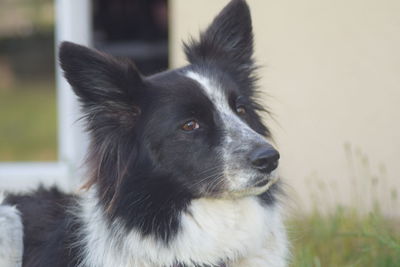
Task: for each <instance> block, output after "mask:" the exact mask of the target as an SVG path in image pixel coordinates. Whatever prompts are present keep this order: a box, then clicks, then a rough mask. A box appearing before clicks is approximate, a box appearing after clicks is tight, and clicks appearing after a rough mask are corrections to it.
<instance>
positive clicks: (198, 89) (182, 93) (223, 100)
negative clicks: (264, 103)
mask: <svg viewBox="0 0 400 267" xmlns="http://www.w3.org/2000/svg"><path fill="white" fill-rule="evenodd" d="M149 81H150V85H151V87H154V88H155V92H154V94H155V95H159V96H161V97H163V96H164V97H167V98H171V97H174V98H175V100H177V101H179V102H181V101H184V102H186V101H187V102H192V103H193V102H196V101H199V102H204V100H207V101H209V102H210V103H212V104H213V105H214V106H215V107H219V109H221V108H223V109H226V108H228V109H229V101H228V100H229V99H228V98H229V96H230V94H231V93H232V92H237V91H238V88H237V86H236V85H235V84H234V83H233V82H232V81H231V80H230V79H229V78H228V77H226V76H225V75H223V73H219V72H213V71H201V70H196V69H192V68H182V69H178V70H172V71H167V72H163V73H159V74H156V75H153V76H151V77H149Z"/></svg>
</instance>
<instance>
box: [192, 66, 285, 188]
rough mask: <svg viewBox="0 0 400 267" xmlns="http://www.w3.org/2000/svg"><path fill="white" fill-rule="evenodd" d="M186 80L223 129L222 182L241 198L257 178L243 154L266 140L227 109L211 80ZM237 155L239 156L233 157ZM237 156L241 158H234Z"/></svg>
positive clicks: (222, 92) (195, 77)
mask: <svg viewBox="0 0 400 267" xmlns="http://www.w3.org/2000/svg"><path fill="white" fill-rule="evenodd" d="M186 76H187V77H189V78H191V79H193V80H195V81H196V82H198V83H199V84H200V85H201V88H202V89H203V91H204V92H205V94H206V95H207V96H208V98H209V99H210V101H211V102H212V103H213V104H214V106H215V108H216V110H217V112H218V113H219V116H220V118H221V119H222V122H223V126H222V127H223V128H224V133H225V136H224V142H223V144H222V153H221V155H222V159H223V162H224V172H225V175H224V176H225V178H226V179H227V180H228V182H229V186H230V190H231V191H232V192H235V194H236V193H237V192H239V193H242V191H243V193H244V194H245V193H246V192H247V191H248V190H247V188H248V186H249V183H251V181H252V179H253V178H254V177H257V175H259V173H258V171H257V170H255V169H253V168H251V166H249V164H248V162H247V159H245V158H246V152H248V151H250V150H251V149H253V148H254V147H256V146H257V145H263V144H266V143H268V142H267V140H266V139H265V138H264V137H263V136H262V135H260V134H258V133H257V132H255V131H254V130H253V129H251V128H250V127H249V126H248V125H247V124H246V123H245V122H244V121H242V120H241V119H240V118H239V117H238V115H237V114H235V113H234V112H233V111H232V108H231V107H230V106H229V102H228V99H227V96H226V94H225V90H224V89H223V88H221V85H220V84H219V83H218V82H217V81H216V80H215V79H213V78H212V77H206V76H204V75H202V74H199V73H196V72H193V71H189V72H187V73H186ZM237 152H240V153H237ZM239 154H241V155H242V157H239V156H238V155H239ZM271 176H272V177H271V180H273V179H276V178H277V172H276V171H275V172H273V173H271Z"/></svg>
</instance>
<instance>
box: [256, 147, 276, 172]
mask: <svg viewBox="0 0 400 267" xmlns="http://www.w3.org/2000/svg"><path fill="white" fill-rule="evenodd" d="M279 157H280V155H279V152H278V151H276V150H275V149H274V148H272V147H271V146H263V147H258V148H256V149H254V150H253V151H252V152H251V153H250V155H249V159H250V162H251V164H252V165H253V167H254V168H256V169H258V170H260V171H262V172H266V173H270V172H272V171H273V170H275V169H276V168H277V167H278V161H279Z"/></svg>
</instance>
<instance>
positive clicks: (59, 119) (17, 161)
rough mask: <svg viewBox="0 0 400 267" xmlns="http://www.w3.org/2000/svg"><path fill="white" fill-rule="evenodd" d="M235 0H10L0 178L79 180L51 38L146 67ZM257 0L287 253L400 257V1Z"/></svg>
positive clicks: (298, 257)
mask: <svg viewBox="0 0 400 267" xmlns="http://www.w3.org/2000/svg"><path fill="white" fill-rule="evenodd" d="M227 2H228V1H227V0H202V1H199V0H169V1H167V0H146V1H145V0H113V1H106V0H92V1H89V0H80V1H77V0H57V1H53V0H1V1H0V161H1V162H3V163H0V190H1V189H10V188H11V189H13V190H23V189H26V188H29V187H32V186H35V185H37V184H38V183H39V182H41V183H44V184H52V183H57V184H62V185H63V186H64V187H65V188H67V189H68V190H74V189H75V188H76V186H77V185H78V184H79V183H80V179H79V178H76V177H79V175H78V174H77V173H79V172H77V170H78V169H79V168H80V167H79V165H80V164H79V163H78V162H80V158H79V157H77V158H78V159H79V160H76V159H74V158H75V157H74V155H76V153H77V151H78V152H79V153H80V154H82V153H84V146H81V145H80V143H79V142H74V140H75V139H80V138H81V136H83V134H82V133H81V132H80V130H79V129H75V128H79V127H80V126H79V125H77V124H75V123H74V121H75V120H76V118H77V116H76V114H74V115H73V116H72V115H71V114H73V113H76V103H74V101H75V100H74V98H73V96H71V95H68V94H69V89H68V87H67V86H66V85H65V82H64V81H63V80H62V79H61V78H60V75H59V72H58V70H56V69H55V63H56V59H55V57H54V55H55V53H56V46H55V44H57V43H58V42H59V41H62V40H65V39H68V40H71V41H76V42H79V43H82V44H85V45H89V46H92V47H95V48H98V49H100V50H103V51H105V52H108V53H111V54H113V55H115V56H123V57H129V58H132V59H133V60H134V61H135V62H136V64H137V65H138V66H139V68H140V69H141V70H142V72H143V73H145V74H151V73H155V72H158V71H160V70H163V69H166V68H168V67H179V66H182V65H184V64H186V63H185V58H184V55H183V53H182V49H181V45H182V42H181V41H182V40H188V38H189V36H195V37H196V36H197V35H198V33H199V32H200V30H201V29H204V28H205V27H206V26H207V24H209V23H210V21H211V20H212V18H213V17H214V16H215V15H216V14H217V13H218V11H219V10H220V9H221V8H222V7H223V6H224V5H225V4H226V3H227ZM248 3H249V5H250V8H251V10H252V15H253V25H254V30H255V41H256V59H257V62H258V63H259V64H260V65H261V68H260V70H259V75H260V77H261V79H260V87H261V88H262V90H263V91H264V92H265V94H264V95H263V101H264V102H265V105H267V106H268V107H269V108H270V109H271V110H272V113H273V114H272V116H265V120H266V122H267V123H268V125H269V126H270V128H271V129H272V132H273V134H274V139H275V141H276V144H277V146H278V148H279V150H280V152H281V155H282V159H281V165H280V166H281V173H282V176H283V178H284V181H285V183H286V185H285V187H286V192H287V197H286V200H285V203H286V207H287V209H286V210H287V213H288V219H287V225H288V229H289V234H290V237H291V240H292V243H293V263H292V266H400V208H399V200H398V194H399V190H400V179H399V178H400V177H399V173H400V164H399V159H400V125H399V122H400V52H399V47H400V2H399V1H398V0H346V1H345V0H339V1H321V0H303V1H288V0H282V1H269V0H268V1H256V0H248ZM82 10H83V11H82ZM78 11H79V12H78ZM82 21H83V22H85V23H81V24H79V23H77V22H82ZM75 32H79V33H80V34H81V35H83V38H82V37H79V38H80V39H79V38H75V37H74V33H75ZM67 100H68V101H67ZM69 115H71V117H72V119H66V117H68V116H69ZM74 127H75V128H74ZM66 129H67V130H68V131H67V130H66ZM71 129H72V130H71ZM69 131H73V132H72V134H71V132H69ZM68 136H78V137H76V138H73V139H72V140H70V141H68V142H65V140H64V139H68ZM82 140H83V142H84V140H85V138H84V137H83V138H82ZM82 150H83V151H82ZM79 153H78V154H79ZM44 163H46V164H56V166H61V165H62V170H63V175H59V177H58V178H57V179H53V180H52V179H45V178H41V176H40V175H36V176H35V174H34V173H42V172H43V173H44V174H47V176H51V175H50V174H52V173H55V172H57V173H58V172H59V170H60V169H58V168H56V169H54V170H53V172H51V171H49V172H47V171H46V170H48V169H51V168H52V167H54V166H55V165H43V164H44ZM38 166H39V167H40V168H38ZM35 168H37V169H35ZM38 169H40V171H41V172H35V170H38ZM21 170H23V171H21ZM33 176H35V177H34V179H33ZM45 176H46V175H44V176H43V177H45ZM71 180H75V182H73V183H71V182H70V181H71Z"/></svg>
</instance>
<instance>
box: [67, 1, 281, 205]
mask: <svg viewBox="0 0 400 267" xmlns="http://www.w3.org/2000/svg"><path fill="white" fill-rule="evenodd" d="M185 52H186V56H187V59H188V61H189V64H188V65H187V66H185V67H183V68H179V69H175V70H171V71H166V72H162V73H159V74H156V75H153V76H149V77H144V76H142V75H141V74H140V73H139V71H138V70H137V69H136V67H135V66H134V65H133V64H132V63H130V62H129V61H121V60H118V59H115V58H113V57H111V56H109V55H105V54H103V53H100V52H98V51H94V50H91V49H88V48H85V47H82V46H79V45H75V44H72V43H63V44H62V45H61V48H60V61H61V66H62V68H63V70H64V73H65V77H66V78H67V80H68V81H69V83H70V84H71V86H72V87H73V89H74V91H75V93H76V94H77V95H78V97H79V99H80V101H81V104H82V108H83V113H84V114H85V116H86V119H87V125H88V131H89V133H90V137H91V151H90V155H89V162H90V164H91V167H90V169H91V171H92V174H91V176H92V179H91V182H92V183H95V184H96V185H97V186H98V187H99V188H100V191H101V193H102V194H103V197H104V199H105V201H106V202H107V203H108V204H110V205H111V204H112V203H113V202H115V201H122V202H129V201H130V200H127V199H124V196H123V195H131V196H132V195H135V194H139V195H138V196H136V197H137V198H139V197H142V198H145V197H151V198H154V199H153V202H157V201H164V200H165V199H173V198H174V197H176V196H177V195H179V197H190V198H199V197H216V198H218V197H238V196H243V195H257V194H261V193H263V192H264V191H266V189H267V187H266V184H267V183H268V182H269V181H270V180H271V179H273V173H274V170H275V169H276V167H277V165H278V159H279V153H278V152H277V151H276V150H275V149H274V148H273V147H272V145H271V144H270V143H269V142H268V141H267V139H266V138H268V137H269V131H268V129H267V128H266V126H265V125H264V124H263V123H262V121H261V118H260V115H259V114H258V112H259V111H262V110H263V108H262V107H261V106H260V105H259V104H258V103H257V102H256V101H255V97H256V88H255V87H256V86H255V80H256V78H255V76H254V73H253V71H254V69H255V65H254V62H253V58H252V57H253V34H252V25H251V17H250V12H249V8H248V6H247V4H246V3H245V1H243V0H232V1H231V2H230V3H229V4H228V5H227V6H226V7H225V8H224V9H223V10H222V11H221V13H220V14H219V15H218V16H217V17H216V18H215V19H214V21H213V22H212V24H211V25H210V26H209V27H208V29H207V30H206V31H205V32H203V33H202V34H201V36H200V38H199V40H192V41H191V42H189V43H188V44H185ZM139 189H140V190H139ZM139 191H140V192H139ZM132 192H134V193H132ZM153 194H154V195H153Z"/></svg>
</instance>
